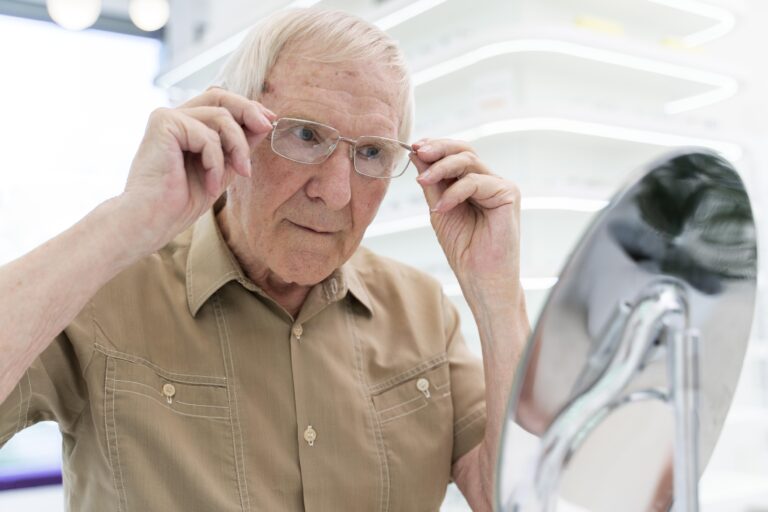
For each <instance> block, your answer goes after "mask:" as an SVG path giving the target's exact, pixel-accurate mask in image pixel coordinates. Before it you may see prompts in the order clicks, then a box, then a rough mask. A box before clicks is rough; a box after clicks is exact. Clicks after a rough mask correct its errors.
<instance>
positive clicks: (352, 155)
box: [269, 117, 414, 180]
mask: <svg viewBox="0 0 768 512" xmlns="http://www.w3.org/2000/svg"><path fill="white" fill-rule="evenodd" d="M280 121H301V122H303V123H310V124H314V125H317V126H322V127H323V128H329V129H331V130H333V131H335V132H336V133H337V134H338V135H337V138H336V142H334V143H333V145H332V146H330V147H329V148H328V152H327V154H326V155H325V157H324V158H323V159H322V160H320V161H319V162H302V161H300V160H295V159H293V158H288V157H287V156H285V155H283V154H282V153H279V152H278V151H277V150H276V149H275V127H276V126H277V123H279V122H280ZM362 137H367V138H372V139H381V140H386V141H389V142H395V143H397V144H399V145H400V147H402V148H403V149H407V150H408V151H410V152H411V153H413V152H414V149H413V146H411V145H410V144H406V143H405V142H401V141H399V140H397V139H390V138H389V137H380V136H378V135H363V136H362ZM362 137H359V138H358V139H351V138H349V137H343V136H342V135H341V132H339V130H337V129H336V128H334V127H333V126H329V125H327V124H323V123H318V122H317V121H310V120H309V119H299V118H297V117H281V118H280V119H276V120H274V121H272V133H270V135H269V146H270V148H271V149H272V151H273V152H274V153H275V154H276V155H278V156H281V157H283V158H285V159H286V160H290V161H291V162H296V163H297V164H304V165H319V164H322V163H323V162H325V161H326V160H328V159H329V158H330V157H331V155H332V154H333V152H334V151H336V148H337V147H338V146H339V142H346V143H347V144H349V159H350V160H351V161H352V168H353V169H354V170H355V172H356V173H357V174H359V175H360V176H365V177H366V178H372V179H375V180H391V179H392V178H399V177H400V176H402V175H403V174H405V171H406V170H407V169H408V166H409V165H410V164H411V163H410V161H409V162H408V163H407V164H405V166H404V167H403V170H402V171H400V173H399V174H395V175H392V176H371V175H370V174H365V173H362V172H360V171H359V170H358V169H357V165H356V164H355V153H354V151H355V148H356V147H357V142H358V140H359V139H360V138H362Z"/></svg>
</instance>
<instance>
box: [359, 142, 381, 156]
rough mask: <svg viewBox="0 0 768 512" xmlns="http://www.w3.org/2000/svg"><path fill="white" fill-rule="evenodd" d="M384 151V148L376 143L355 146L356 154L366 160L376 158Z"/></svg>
mask: <svg viewBox="0 0 768 512" xmlns="http://www.w3.org/2000/svg"><path fill="white" fill-rule="evenodd" d="M383 153H384V148H382V147H380V146H376V145H372V144H369V145H365V146H360V147H358V148H357V154H358V155H359V156H360V157H362V158H365V159H367V160H376V159H379V158H381V156H382V154H383Z"/></svg>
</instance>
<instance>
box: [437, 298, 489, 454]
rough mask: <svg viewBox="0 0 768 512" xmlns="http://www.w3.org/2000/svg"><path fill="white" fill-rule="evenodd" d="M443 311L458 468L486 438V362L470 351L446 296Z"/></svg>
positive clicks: (456, 311)
mask: <svg viewBox="0 0 768 512" xmlns="http://www.w3.org/2000/svg"><path fill="white" fill-rule="evenodd" d="M443 310H444V311H443V314H444V318H445V320H446V322H445V329H446V339H447V340H448V345H447V348H446V351H447V354H448V364H449V368H450V375H451V399H452V400H453V454H452V456H451V464H455V463H456V461H457V460H459V459H460V458H461V457H462V456H463V455H465V454H466V453H467V452H469V451H470V450H472V448H474V447H475V446H477V445H478V444H480V442H481V441H482V440H483V436H484V435H485V380H484V371H483V361H482V359H480V358H479V357H477V356H476V355H474V354H473V353H472V352H471V351H470V350H469V348H468V347H467V344H466V343H465V341H464V337H463V336H462V334H461V325H460V320H459V312H458V310H457V309H456V306H455V305H454V304H453V303H452V302H451V301H450V300H449V299H448V298H446V297H445V296H443Z"/></svg>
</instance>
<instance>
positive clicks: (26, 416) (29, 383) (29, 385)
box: [24, 370, 32, 425]
mask: <svg viewBox="0 0 768 512" xmlns="http://www.w3.org/2000/svg"><path fill="white" fill-rule="evenodd" d="M24 374H25V375H26V376H27V392H28V393H29V394H28V395H27V409H26V410H25V411H24V425H26V424H27V423H29V403H30V402H31V401H32V381H31V380H30V378H29V370H27V371H26V372H25V373H24Z"/></svg>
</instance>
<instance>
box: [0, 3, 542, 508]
mask: <svg viewBox="0 0 768 512" xmlns="http://www.w3.org/2000/svg"><path fill="white" fill-rule="evenodd" d="M220 85H221V87H214V88H211V89H209V90H208V91H206V92H205V93H204V94H202V95H200V96H198V97H196V98H194V99H192V100H190V101H189V102H188V103H186V104H184V105H182V106H180V107H178V108H174V109H159V110H157V111H155V112H154V113H153V114H152V115H151V116H150V119H149V123H148V126H147V130H146V135H145V137H144V139H143V140H142V142H141V145H140V147H139V149H138V152H137V154H136V157H135V159H134V161H133V164H132V166H131V169H130V173H129V176H128V181H127V184H126V187H125V191H124V192H123V193H122V194H121V195H120V196H118V197H115V198H112V199H110V200H108V201H106V202H105V203H103V204H101V205H100V206H99V207H97V208H96V209H95V210H94V211H93V212H91V213H90V214H89V215H88V216H86V217H85V218H84V219H83V220H82V221H80V222H79V223H78V224H76V225H75V226H73V227H72V228H71V229H69V230H68V231H66V232H64V233H62V234H61V235H59V236H58V237H56V238H54V239H53V240H51V241H49V242H47V243H45V244H44V245H42V246H41V247H39V248H37V249H36V250H34V251H33V252H31V253H30V254H28V255H26V256H24V257H22V258H20V259H18V260H16V261H14V262H12V263H10V264H8V265H6V266H5V267H3V268H2V269H0V289H2V290H3V293H2V296H1V297H0V312H2V313H0V332H2V337H0V351H1V352H0V353H2V358H0V402H1V403H2V405H0V443H3V442H5V441H6V440H8V439H9V438H10V437H11V436H12V435H13V434H14V433H15V432H17V431H19V430H21V429H23V428H24V427H27V426H29V425H31V424H33V423H35V422H37V421H41V420H54V421H57V422H58V423H59V425H60V427H61V431H62V433H63V436H64V447H63V448H64V481H65V489H66V493H65V495H66V500H67V504H68V507H69V509H70V510H98V511H104V510H120V511H129V510H137V511H146V510H161V511H164V512H167V511H172V510H184V511H189V510H202V511H224V510H269V511H276V510H311V511H341V510H345V511H346V510H353V511H374V510H375V511H386V510H391V511H416V510H418V511H421V510H437V509H438V508H439V506H440V503H441V501H442V499H443V497H444V495H445V490H446V485H447V484H448V483H449V481H450V480H451V479H453V480H455V482H456V483H457V484H458V486H459V488H460V489H461V491H462V492H463V493H464V495H465V496H466V497H467V499H468V501H469V503H470V504H471V506H472V508H473V509H474V510H491V501H492V489H493V483H494V482H493V473H494V465H495V459H496V452H497V445H498V444H499V436H500V430H501V425H502V416H503V414H504V408H505V400H506V397H507V394H508V392H509V389H510V387H511V381H512V372H513V369H514V368H515V366H516V363H517V361H518V360H519V356H520V353H521V349H522V346H523V344H524V340H525V338H526V336H527V332H528V324H527V320H526V315H525V306H524V299H523V293H522V290H521V288H520V284H519V261H518V254H519V251H518V238H519V194H518V192H517V190H516V188H515V186H514V185H513V184H512V183H510V182H509V181H506V180H504V179H501V178H499V177H498V176H495V175H493V174H492V173H491V171H490V170H489V169H488V168H487V167H486V165H484V164H483V162H482V161H481V160H480V159H479V158H478V157H477V155H476V154H475V153H474V152H473V150H472V148H471V147H469V146H468V145H467V144H465V143H463V142H458V141H453V140H444V139H426V140H421V141H419V142H417V143H414V144H412V145H408V144H405V143H404V142H403V141H406V140H408V138H409V134H410V130H411V124H412V121H411V120H412V113H411V111H412V91H411V86H410V81H409V78H408V72H407V70H406V68H405V64H404V62H403V56H402V54H401V53H400V51H399V49H398V48H397V46H396V45H395V43H394V42H393V41H392V40H391V39H389V38H388V36H386V35H385V34H384V33H382V32H381V31H379V30H378V29H376V28H375V27H372V26H371V25H369V24H368V23H366V22H364V21H362V20H359V19H357V18H354V17H352V16H349V15H347V14H344V13H341V12H335V11H315V10H297V11H288V12H283V13H280V14H278V15H275V16H272V17H271V18H270V19H268V20H267V21H265V22H264V23H262V24H261V25H259V26H258V27H257V28H256V29H255V30H254V31H253V33H252V34H251V36H250V37H249V38H248V39H247V40H246V41H245V42H244V43H243V45H242V47H241V48H240V49H239V50H238V51H237V52H236V53H235V54H234V56H233V57H232V58H231V59H230V61H229V63H228V64H227V65H226V66H225V68H224V70H223V72H222V76H221V82H220ZM446 108H448V107H446ZM408 159H410V161H411V162H412V163H413V165H414V166H415V167H416V169H417V170H418V180H417V181H418V183H419V185H420V186H421V187H422V189H423V191H424V195H425V198H426V202H427V204H428V207H429V210H430V212H431V218H432V225H433V227H434V230H435V232H436V234H437V237H438V239H439V241H440V243H441V245H442V247H443V249H444V251H445V254H446V257H447V258H448V261H449V263H450V265H451V267H452V269H453V271H454V272H455V274H456V276H457V278H458V280H459V283H460V284H461V288H462V290H463V293H464V296H465V297H466V299H467V301H468V303H469V305H470V307H471V309H472V312H473V314H474V316H475V318H476V320H477V324H478V326H479V330H480V337H481V340H482V347H483V353H484V356H485V357H484V368H483V363H480V362H479V360H477V359H476V358H474V357H473V356H472V355H471V354H470V353H469V352H468V350H467V348H466V347H465V345H464V342H463V340H462V338H461V334H460V329H459V320H458V314H457V312H456V310H455V308H454V307H453V306H452V305H451V304H450V302H449V301H448V300H447V299H446V298H445V297H444V296H443V295H442V293H441V290H440V285H439V283H437V282H436V281H435V280H434V279H432V278H430V277H428V276H426V275H424V274H422V273H420V272H418V271H416V270H414V269H412V268H409V267H406V266H404V265H402V264H399V263H396V262H393V261H390V260H388V259H385V258H381V257H378V256H376V255H374V254H372V253H371V252H370V251H367V250H364V249H361V248H359V244H360V241H361V239H362V237H363V234H364V232H365V229H366V228H367V227H368V225H369V224H370V223H371V221H372V220H373V218H374V216H375V214H376V211H377V209H378V207H379V205H380V204H381V201H382V199H383V197H384V194H385V192H386V190H387V186H388V183H389V180H390V179H392V178H395V177H396V176H398V175H399V174H401V173H402V171H404V169H405V166H406V165H407V164H408ZM483 370H484V374H483Z"/></svg>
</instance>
